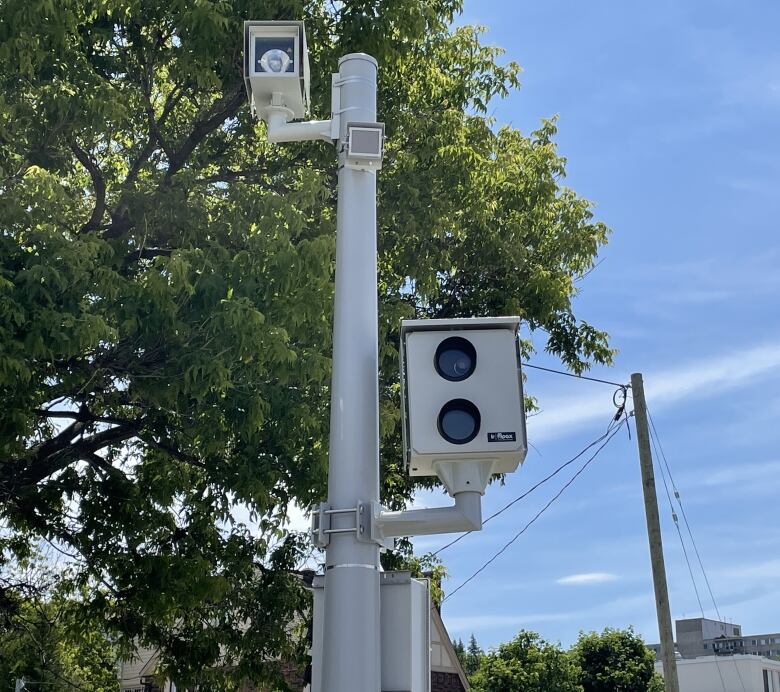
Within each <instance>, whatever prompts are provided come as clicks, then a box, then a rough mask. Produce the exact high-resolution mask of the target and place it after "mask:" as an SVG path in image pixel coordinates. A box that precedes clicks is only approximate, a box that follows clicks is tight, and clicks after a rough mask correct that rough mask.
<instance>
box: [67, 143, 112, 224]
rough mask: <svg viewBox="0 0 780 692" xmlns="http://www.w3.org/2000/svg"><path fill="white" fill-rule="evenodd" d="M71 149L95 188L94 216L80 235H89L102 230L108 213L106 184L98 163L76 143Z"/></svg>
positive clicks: (71, 145)
mask: <svg viewBox="0 0 780 692" xmlns="http://www.w3.org/2000/svg"><path fill="white" fill-rule="evenodd" d="M70 148H71V151H72V152H73V154H74V155H75V157H76V159H78V162H79V163H80V164H81V165H82V166H84V168H85V169H86V170H87V172H88V173H89V177H90V178H92V186H93V187H94V188H95V208H94V209H93V210H92V216H90V218H89V221H87V222H86V223H85V224H84V225H83V226H82V227H81V228H80V229H79V233H88V232H89V231H95V230H97V229H98V228H100V222H101V221H102V220H103V215H104V214H105V213H106V182H105V180H104V179H103V174H102V173H101V172H100V169H99V168H98V165H97V163H96V162H95V160H94V159H93V158H92V157H91V156H90V155H89V154H88V153H87V152H86V151H84V150H83V149H82V148H81V147H79V145H78V144H76V142H71V144H70Z"/></svg>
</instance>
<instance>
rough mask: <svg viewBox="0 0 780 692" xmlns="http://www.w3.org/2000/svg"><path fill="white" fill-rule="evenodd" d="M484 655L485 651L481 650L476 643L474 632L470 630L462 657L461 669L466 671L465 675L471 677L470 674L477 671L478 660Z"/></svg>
mask: <svg viewBox="0 0 780 692" xmlns="http://www.w3.org/2000/svg"><path fill="white" fill-rule="evenodd" d="M484 655H485V652H484V651H482V649H481V648H480V646H479V644H477V638H476V637H475V636H474V633H473V632H472V633H471V637H470V638H469V645H468V648H467V649H466V651H465V654H464V656H463V659H462V663H463V670H464V671H465V672H466V675H467V676H469V677H471V676H472V675H474V673H476V672H477V669H478V668H479V664H480V661H481V660H482V657H483V656H484Z"/></svg>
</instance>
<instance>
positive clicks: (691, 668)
mask: <svg viewBox="0 0 780 692" xmlns="http://www.w3.org/2000/svg"><path fill="white" fill-rule="evenodd" d="M655 667H656V670H657V671H658V672H659V673H661V674H662V675H663V665H662V663H661V662H660V661H658V662H657V663H656V664H655ZM764 671H766V672H767V684H768V690H769V692H780V661H774V660H770V659H767V658H763V657H761V656H747V655H745V656H700V657H698V658H690V659H678V660H677V677H678V679H679V681H680V692H722V691H723V690H724V688H725V692H765V690H766V689H767V688H766V687H765V685H764Z"/></svg>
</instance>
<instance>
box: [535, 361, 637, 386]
mask: <svg viewBox="0 0 780 692" xmlns="http://www.w3.org/2000/svg"><path fill="white" fill-rule="evenodd" d="M521 365H522V366H523V367H524V368H533V369H534V370H544V371H545V372H552V373H555V374H556V375H566V377H573V378H575V379H577V380H588V381H589V382H599V383H601V384H608V385H611V386H613V387H621V388H623V389H631V385H629V384H620V383H619V382H610V381H609V380H601V379H599V378H598V377H590V376H588V375H578V374H576V373H573V372H566V371H565V370H555V369H554V368H544V367H542V366H541V365H532V364H531V363H525V362H522V361H521Z"/></svg>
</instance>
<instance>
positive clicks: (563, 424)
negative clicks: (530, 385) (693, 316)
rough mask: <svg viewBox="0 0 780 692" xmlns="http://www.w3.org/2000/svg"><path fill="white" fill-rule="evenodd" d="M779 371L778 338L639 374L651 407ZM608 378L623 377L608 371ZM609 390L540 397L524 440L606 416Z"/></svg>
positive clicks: (702, 395) (709, 393)
mask: <svg viewBox="0 0 780 692" xmlns="http://www.w3.org/2000/svg"><path fill="white" fill-rule="evenodd" d="M774 371H779V372H780V342H773V343H766V344H761V345H757V346H752V347H748V348H744V349H739V350H736V351H732V352H730V353H726V354H716V355H711V356H709V357H702V358H699V359H697V360H695V361H691V362H689V363H687V364H684V365H679V366H677V367H675V368H672V369H670V370H667V371H661V372H649V373H646V374H645V377H644V380H645V391H646V394H647V401H648V405H649V407H650V408H651V410H653V411H658V410H659V409H661V408H666V407H668V406H672V405H674V404H677V403H680V402H682V401H685V400H688V399H694V398H705V397H708V396H712V395H713V394H722V393H723V392H724V391H727V390H732V389H737V388H739V387H742V386H745V385H747V384H750V383H751V382H754V381H756V380H757V379H759V378H760V377H763V376H766V375H767V374H768V373H770V372H774ZM610 379H617V380H618V381H620V380H621V379H624V380H626V381H627V380H628V379H629V378H628V376H624V377H623V378H621V377H620V376H619V375H618V376H616V375H612V376H611V377H610ZM610 396H611V394H609V393H608V394H607V395H605V394H604V392H601V391H600V392H599V393H598V394H596V393H590V394H587V395H585V396H579V397H567V398H566V399H565V400H559V401H554V400H548V401H542V407H543V411H542V413H540V414H539V415H538V416H534V417H533V418H531V419H530V420H529V421H528V431H529V440H531V441H532V442H537V441H539V440H544V439H549V438H551V437H556V436H559V435H560V434H561V432H562V431H567V432H570V431H572V430H573V429H576V428H579V427H582V426H583V425H585V424H587V423H592V422H594V421H601V422H603V423H604V424H605V426H606V423H607V421H608V417H609V413H610V410H611V402H610V400H609V399H610Z"/></svg>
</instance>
